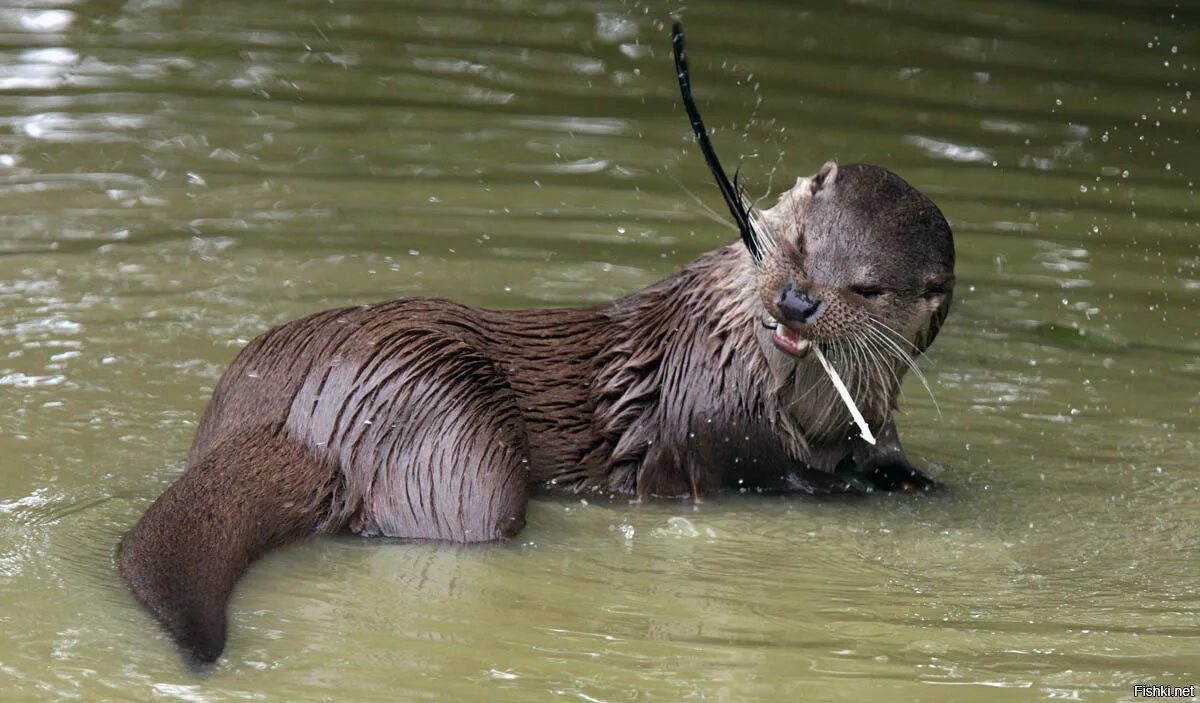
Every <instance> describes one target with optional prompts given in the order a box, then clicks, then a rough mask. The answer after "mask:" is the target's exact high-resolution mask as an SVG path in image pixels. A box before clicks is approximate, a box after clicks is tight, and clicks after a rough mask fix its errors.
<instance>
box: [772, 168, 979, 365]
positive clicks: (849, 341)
mask: <svg viewBox="0 0 1200 703" xmlns="http://www.w3.org/2000/svg"><path fill="white" fill-rule="evenodd" d="M754 226H755V228H756V232H757V233H756V237H757V239H758V241H760V242H761V243H762V245H761V247H760V250H761V257H760V258H759V259H758V262H757V268H756V274H757V275H756V279H757V287H758V296H759V298H760V300H761V301H762V306H763V309H764V310H765V312H766V314H767V315H769V316H770V322H769V323H768V324H773V326H774V331H773V334H772V342H774V345H775V346H776V347H777V348H778V349H779V350H781V351H783V352H784V353H786V354H790V355H794V356H804V355H806V354H807V353H808V351H809V349H810V346H811V344H812V343H813V342H818V343H827V344H829V345H831V346H843V347H850V348H852V349H854V348H858V349H860V350H861V351H862V353H861V354H860V357H862V358H866V357H867V356H868V355H869V352H871V351H873V350H874V351H878V352H881V353H882V354H883V355H884V356H885V357H886V356H893V355H896V354H897V353H898V352H900V351H903V352H904V353H905V354H908V355H910V356H911V355H915V354H916V353H919V352H921V351H924V350H925V348H927V347H928V346H929V344H930V343H931V342H932V341H933V338H934V336H935V335H936V334H937V331H938V329H939V328H940V326H941V323H942V321H943V320H944V319H945V317H946V314H947V312H948V311H949V307H950V300H951V296H952V293H953V290H954V280H955V279H954V241H953V238H952V235H951V232H950V226H949V225H948V224H947V223H946V218H945V217H943V216H942V213H941V212H940V211H939V210H938V208H937V206H936V205H934V204H933V203H932V202H931V201H930V200H929V199H928V198H926V197H925V196H924V195H922V194H921V193H919V192H918V191H917V190H916V189H915V188H913V187H912V186H910V185H908V184H907V183H905V182H904V181H903V180H902V179H901V178H900V177H899V176H897V175H896V174H894V173H892V172H891V171H888V170H887V169H884V168H880V167H878V166H870V165H867V164H851V165H848V166H843V167H839V166H838V165H837V164H835V163H833V162H829V163H826V164H825V165H824V166H822V167H821V169H820V170H819V171H818V172H817V173H816V174H815V175H814V176H813V177H811V178H801V179H800V180H798V181H797V182H796V185H795V187H793V188H792V189H791V190H789V191H788V192H787V193H785V194H784V195H783V196H782V197H781V198H780V199H779V202H778V204H776V205H775V207H773V208H771V209H770V210H766V211H764V212H762V213H761V214H760V215H758V216H757V217H755V218H754ZM896 347H899V349H896Z"/></svg>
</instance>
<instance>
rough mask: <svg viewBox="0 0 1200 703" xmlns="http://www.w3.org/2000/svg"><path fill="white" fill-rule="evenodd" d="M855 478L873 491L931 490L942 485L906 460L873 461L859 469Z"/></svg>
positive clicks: (911, 491)
mask: <svg viewBox="0 0 1200 703" xmlns="http://www.w3.org/2000/svg"><path fill="white" fill-rule="evenodd" d="M856 478H858V479H859V480H861V481H862V482H864V483H866V484H867V485H868V486H869V487H870V490H875V491H901V492H904V493H916V492H924V491H932V490H935V489H938V488H941V486H942V484H941V482H939V481H938V480H937V479H935V478H934V477H932V476H930V475H929V474H927V473H924V472H923V471H921V470H920V469H917V468H915V467H914V466H913V465H912V464H909V463H908V462H907V461H895V460H890V461H879V462H873V463H871V464H868V465H867V466H866V467H865V468H863V469H862V470H861V471H859V472H858V475H857V477H856Z"/></svg>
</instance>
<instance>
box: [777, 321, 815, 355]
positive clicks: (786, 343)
mask: <svg viewBox="0 0 1200 703" xmlns="http://www.w3.org/2000/svg"><path fill="white" fill-rule="evenodd" d="M775 337H776V339H777V340H778V341H779V342H781V343H782V346H783V347H784V348H785V350H786V351H787V352H789V353H791V354H793V355H795V356H807V355H808V350H809V348H810V347H811V346H812V343H811V342H809V341H808V340H807V339H804V338H802V337H801V336H800V335H799V334H796V333H795V332H793V331H791V330H790V329H788V328H787V327H784V326H783V323H781V322H776V323H775Z"/></svg>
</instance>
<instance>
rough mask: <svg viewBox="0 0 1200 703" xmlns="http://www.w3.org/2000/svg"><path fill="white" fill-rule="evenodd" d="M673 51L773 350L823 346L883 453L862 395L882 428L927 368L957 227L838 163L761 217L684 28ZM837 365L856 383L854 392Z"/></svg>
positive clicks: (944, 307)
mask: <svg viewBox="0 0 1200 703" xmlns="http://www.w3.org/2000/svg"><path fill="white" fill-rule="evenodd" d="M672 48H673V49H674V51H673V53H674V57H675V71H676V74H677V76H678V79H679V90H680V94H681V96H682V98H683V106H684V109H685V110H686V111H687V115H688V119H689V121H690V122H691V125H692V131H693V132H694V134H695V136H696V142H697V144H698V145H699V146H700V151H701V153H702V154H703V155H704V160H705V161H706V162H707V164H708V167H709V169H710V170H711V171H712V174H713V177H714V178H715V179H716V182H717V186H718V188H720V190H721V195H722V196H723V197H724V198H725V203H726V205H728V206H729V212H730V214H732V215H733V219H734V222H735V223H736V225H737V228H738V231H739V232H740V233H741V237H742V242H743V244H744V245H745V247H746V250H747V252H748V253H749V256H750V258H751V259H752V260H753V262H754V280H755V283H754V286H755V287H756V288H757V294H758V295H757V297H758V298H759V300H760V301H761V312H762V313H763V314H764V315H765V316H769V318H770V319H769V320H765V322H766V326H767V327H768V328H769V329H770V330H771V337H770V339H771V343H772V346H774V347H775V348H776V349H777V350H778V353H780V354H782V355H783V356H784V357H785V358H786V359H792V360H798V359H800V358H802V357H805V356H807V354H808V352H809V351H810V350H811V349H812V348H813V345H814V344H816V345H817V346H816V351H817V354H816V357H817V358H818V360H819V361H820V363H821V366H823V367H824V370H825V372H827V373H828V375H829V376H830V379H831V380H832V381H833V386H834V387H835V388H836V389H837V390H838V392H839V393H840V394H841V396H842V399H843V400H844V401H845V403H846V405H847V408H848V409H849V410H850V411H851V414H852V415H853V416H854V418H855V421H856V422H857V423H858V425H859V428H860V430H861V433H862V436H863V437H864V439H866V440H867V441H868V442H871V443H874V438H873V437H872V436H871V433H870V431H869V427H868V421H867V420H868V419H867V418H864V417H863V414H862V413H861V412H860V411H859V409H858V407H857V403H856V400H855V398H854V397H853V396H855V395H858V396H860V398H861V399H862V400H865V401H867V407H868V413H869V414H870V415H871V416H872V417H871V418H869V419H870V420H873V421H875V422H878V421H880V420H881V419H882V416H884V415H886V414H887V412H889V411H890V409H891V407H892V406H893V403H894V400H895V393H896V391H897V390H898V387H899V379H900V376H901V375H902V374H903V371H904V368H905V367H906V366H907V367H912V368H914V369H915V368H916V366H915V364H914V362H913V357H914V356H915V355H917V354H919V353H921V352H923V351H924V350H925V349H926V348H928V347H929V345H930V344H931V343H932V342H933V338H934V337H935V336H936V335H937V332H938V329H939V328H940V327H941V325H942V322H943V321H944V320H945V318H946V314H947V313H948V312H949V309H950V299H951V296H952V293H953V290H954V280H955V279H954V241H953V238H952V236H951V233H950V226H949V224H947V222H946V218H945V217H943V216H942V213H941V212H940V211H939V210H938V209H937V206H935V205H934V204H933V203H932V202H931V201H930V200H929V199H928V198H926V197H925V196H924V195H922V194H921V193H919V192H917V190H916V189H915V188H913V187H912V186H910V185H908V184H907V183H905V182H904V181H903V180H902V179H901V178H900V177H899V176H897V175H895V174H894V173H892V172H891V171H888V170H887V169H884V168H880V167H878V166H869V165H866V164H851V165H849V166H844V167H838V165H837V164H835V163H833V162H829V163H826V164H825V165H824V166H822V167H821V169H820V170H819V171H818V172H817V173H816V175H814V176H813V177H811V178H801V179H800V180H799V181H797V183H796V185H795V186H794V187H793V188H792V189H791V190H789V191H788V192H787V193H785V194H784V195H783V197H781V198H780V200H779V203H778V204H777V205H776V206H775V207H773V208H771V209H769V210H766V211H763V212H761V213H759V212H755V211H754V210H753V208H752V207H751V206H749V205H748V204H747V202H746V198H745V195H744V193H743V192H742V189H741V187H740V186H739V185H738V183H737V178H736V174H735V178H734V180H733V181H732V182H730V180H729V178H728V177H727V176H726V175H725V171H724V169H722V168H721V163H720V160H719V159H718V158H717V155H716V152H715V150H714V149H713V147H712V143H711V141H710V140H709V138H708V130H707V128H706V127H705V126H704V122H703V120H701V119H700V113H699V111H698V110H697V109H696V104H695V101H694V100H693V99H692V91H691V81H690V78H689V75H688V67H687V58H686V54H685V50H684V37H683V28H682V27H681V26H680V24H679V23H678V22H676V23H675V26H674V29H673V32H672ZM822 349H825V350H827V352H828V355H829V356H830V357H831V358H832V359H833V361H834V362H835V363H833V364H831V363H830V361H829V359H826V353H825V352H823V351H822ZM836 362H840V363H836ZM835 366H841V367H842V368H843V369H844V370H845V371H848V372H850V373H851V374H852V375H851V378H850V385H849V390H848V389H847V386H846V384H845V383H844V382H843V381H842V379H841V378H840V376H839V374H838V372H837V371H836V370H835V368H834V367H835ZM793 368H795V366H794V365H793ZM855 391H859V392H858V393H856V392H855ZM872 391H874V392H872ZM864 396H865V397H864Z"/></svg>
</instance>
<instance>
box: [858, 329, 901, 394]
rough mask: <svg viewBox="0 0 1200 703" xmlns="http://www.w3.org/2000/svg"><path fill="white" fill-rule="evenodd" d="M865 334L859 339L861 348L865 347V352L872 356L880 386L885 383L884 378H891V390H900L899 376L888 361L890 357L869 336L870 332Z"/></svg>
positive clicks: (886, 351) (885, 379) (884, 349)
mask: <svg viewBox="0 0 1200 703" xmlns="http://www.w3.org/2000/svg"><path fill="white" fill-rule="evenodd" d="M867 332H868V333H867V334H865V335H863V336H862V337H861V338H860V339H861V340H862V343H863V346H864V347H866V349H867V351H868V352H869V353H870V354H871V356H872V359H873V361H874V363H875V367H876V369H877V370H878V372H879V381H880V383H881V384H882V383H884V382H886V381H887V378H886V376H891V377H892V388H893V389H897V390H898V389H899V388H900V376H899V375H898V374H897V373H896V366H895V364H893V363H891V362H890V361H889V359H890V357H891V356H892V355H891V354H890V353H889V351H888V350H887V349H886V348H884V347H882V346H881V345H880V344H879V343H878V342H877V341H876V340H875V338H874V337H873V336H871V334H870V330H868V331H867Z"/></svg>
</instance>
